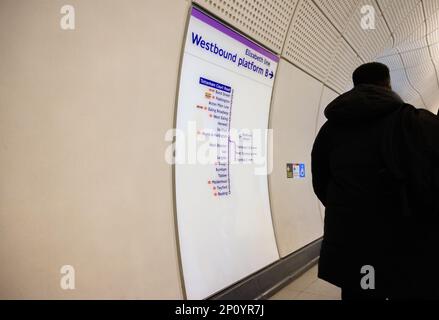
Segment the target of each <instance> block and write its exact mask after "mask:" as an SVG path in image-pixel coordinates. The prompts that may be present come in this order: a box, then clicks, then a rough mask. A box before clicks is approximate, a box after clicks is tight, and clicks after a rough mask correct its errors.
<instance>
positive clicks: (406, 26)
mask: <svg viewBox="0 0 439 320" xmlns="http://www.w3.org/2000/svg"><path fill="white" fill-rule="evenodd" d="M392 15H393V11H388V12H384V16H385V17H386V18H387V19H389V18H390V17H391V16H392ZM422 25H425V22H424V12H423V8H422V2H420V1H418V4H417V5H416V6H415V7H413V8H412V11H410V12H409V13H408V16H406V17H405V19H404V20H402V21H400V23H399V24H398V26H397V27H395V28H394V29H392V31H393V34H394V37H395V45H400V44H402V43H404V42H405V41H407V39H410V37H411V38H412V39H413V33H416V31H417V30H418V28H419V27H421V26H422ZM424 35H425V34H424Z"/></svg>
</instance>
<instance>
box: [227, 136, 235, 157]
mask: <svg viewBox="0 0 439 320" xmlns="http://www.w3.org/2000/svg"><path fill="white" fill-rule="evenodd" d="M229 144H233V146H234V150H235V152H234V154H235V157H234V158H235V159H234V161H236V142H235V141H233V140H232V139H230V136H229ZM229 152H230V151H229Z"/></svg>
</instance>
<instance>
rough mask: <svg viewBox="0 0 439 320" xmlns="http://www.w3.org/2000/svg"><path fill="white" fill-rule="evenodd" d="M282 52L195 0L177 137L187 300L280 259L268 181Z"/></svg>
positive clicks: (177, 186)
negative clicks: (276, 52) (271, 127)
mask: <svg viewBox="0 0 439 320" xmlns="http://www.w3.org/2000/svg"><path fill="white" fill-rule="evenodd" d="M278 61H279V58H278V56H276V55H274V54H273V53H271V52H269V51H268V50H266V49H265V48H263V47H261V46H259V45H257V44H256V43H255V42H252V41H251V40H249V39H248V38H246V37H244V36H242V35H241V34H239V33H238V32H236V31H234V30H232V29H231V28H229V27H227V26H225V25H224V24H222V23H220V22H219V21H217V20H215V19H214V18H212V17H211V16H209V15H207V14H205V13H204V12H202V11H200V10H198V9H197V8H193V9H192V12H191V17H190V21H189V25H188V30H187V35H186V42H185V47H184V56H183V60H182V66H181V77H180V87H179V95H178V109H177V128H176V129H177V133H176V145H175V148H176V153H175V161H176V163H175V192H176V208H177V221H178V233H179V243H180V251H181V260H182V267H183V275H184V281H185V286H186V288H185V289H186V293H187V296H188V298H189V299H202V298H206V297H208V296H210V295H212V294H214V293H216V292H218V291H220V290H222V289H224V288H225V287H227V286H229V285H231V284H233V283H235V282H237V281H239V280H241V279H243V278H244V277H246V276H248V275H250V274H252V273H254V272H256V271H258V270H260V269H262V268H264V267H265V266H267V265H269V264H271V263H272V262H274V261H276V260H278V259H279V254H278V251H277V247H276V241H275V237H274V230H273V223H272V220H271V211H270V202H269V193H268V182H267V174H268V172H269V168H268V162H269V161H268V143H269V142H268V137H269V134H268V120H269V112H270V104H271V96H272V91H273V83H274V79H275V75H276V71H277V64H278Z"/></svg>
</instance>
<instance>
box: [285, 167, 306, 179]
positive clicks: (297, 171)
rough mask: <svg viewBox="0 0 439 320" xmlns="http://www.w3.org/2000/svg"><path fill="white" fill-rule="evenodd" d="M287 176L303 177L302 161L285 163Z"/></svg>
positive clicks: (304, 174) (291, 177)
mask: <svg viewBox="0 0 439 320" xmlns="http://www.w3.org/2000/svg"><path fill="white" fill-rule="evenodd" d="M287 178H288V179H305V178H306V169H305V164H304V163H289V164H287Z"/></svg>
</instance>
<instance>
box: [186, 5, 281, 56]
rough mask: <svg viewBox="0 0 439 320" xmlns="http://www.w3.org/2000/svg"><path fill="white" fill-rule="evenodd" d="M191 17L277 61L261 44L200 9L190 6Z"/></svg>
mask: <svg viewBox="0 0 439 320" xmlns="http://www.w3.org/2000/svg"><path fill="white" fill-rule="evenodd" d="M192 17H195V18H197V19H199V20H201V21H203V22H204V23H206V24H208V25H209V26H211V27H213V28H215V29H217V30H218V31H221V32H222V33H224V34H226V35H228V36H229V37H231V38H233V39H235V40H236V41H239V42H241V43H242V44H243V45H245V46H247V47H249V48H251V49H253V50H255V51H256V52H259V53H260V54H262V55H264V56H265V57H267V58H269V59H271V60H272V61H274V62H279V57H278V56H277V55H275V54H273V53H271V52H270V51H268V50H266V49H264V48H262V47H261V46H259V45H257V44H256V43H254V42H253V41H250V40H249V39H247V38H246V37H244V36H242V35H240V34H239V33H237V32H236V31H233V30H232V29H230V28H229V27H226V26H225V25H223V24H222V23H220V22H218V21H217V20H215V19H213V18H211V17H209V16H208V15H206V14H204V13H203V12H201V11H200V10H198V9H196V8H192Z"/></svg>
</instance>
